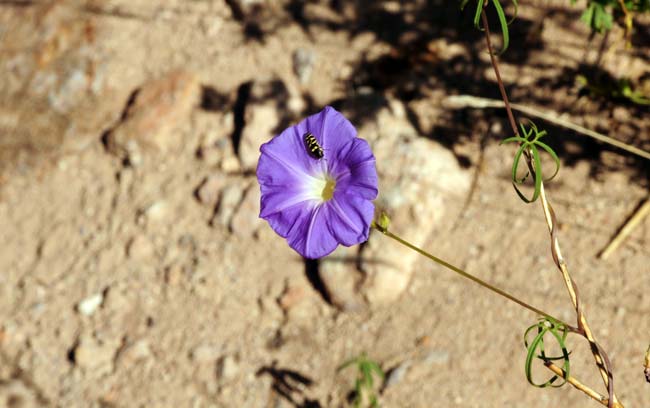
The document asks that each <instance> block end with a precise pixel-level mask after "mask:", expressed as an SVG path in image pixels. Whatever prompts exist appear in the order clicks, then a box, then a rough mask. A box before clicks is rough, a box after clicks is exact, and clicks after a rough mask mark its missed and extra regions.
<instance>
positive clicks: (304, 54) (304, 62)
mask: <svg viewBox="0 0 650 408" xmlns="http://www.w3.org/2000/svg"><path fill="white" fill-rule="evenodd" d="M292 59H293V72H294V73H295V74H296V76H297V77H298V80H299V81H300V83H301V84H303V85H304V84H306V83H308V82H309V79H310V78H311V73H312V71H313V69H314V62H315V61H316V54H315V53H314V51H312V50H309V49H306V48H298V49H297V50H295V51H294V52H293V58H292Z"/></svg>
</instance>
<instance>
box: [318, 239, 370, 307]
mask: <svg viewBox="0 0 650 408" xmlns="http://www.w3.org/2000/svg"><path fill="white" fill-rule="evenodd" d="M358 256H359V250H358V247H351V248H347V247H344V246H340V247H338V248H337V249H336V250H335V251H334V252H333V253H332V254H331V255H329V256H328V257H327V258H325V259H323V260H322V261H321V263H320V265H319V268H318V274H319V277H320V279H321V281H322V282H323V285H324V286H325V290H326V292H327V296H328V297H329V300H330V301H331V302H332V303H333V304H334V305H336V306H337V307H339V308H340V309H342V310H345V311H349V312H352V311H358V310H360V309H362V308H363V306H364V300H363V297H362V296H361V294H360V293H358V292H357V291H356V288H357V286H358V282H359V281H360V280H361V279H362V276H361V274H360V273H359V271H357V269H356V267H355V265H356V261H355V260H356V259H357V258H358Z"/></svg>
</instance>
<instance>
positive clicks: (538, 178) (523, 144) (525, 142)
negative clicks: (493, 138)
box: [500, 122, 560, 203]
mask: <svg viewBox="0 0 650 408" xmlns="http://www.w3.org/2000/svg"><path fill="white" fill-rule="evenodd" d="M519 126H521V133H522V135H523V136H520V135H517V136H513V137H509V138H507V139H504V140H502V141H501V143H500V144H504V143H510V142H517V143H519V144H520V146H519V150H517V153H516V154H515V160H514V162H513V164H512V185H513V186H514V187H515V191H516V192H517V195H518V196H519V198H521V199H522V200H523V201H524V202H526V203H532V202H533V201H535V200H537V198H538V197H539V193H540V191H541V188H542V180H544V181H549V180H551V179H553V177H555V175H556V174H557V173H558V171H560V159H559V158H558V157H557V154H555V152H554V151H553V149H551V148H550V147H549V146H548V145H547V144H546V143H543V142H541V141H540V139H541V138H542V137H544V136H545V135H546V131H545V130H542V131H541V132H540V131H539V130H538V129H537V126H535V124H534V123H533V122H530V128H529V129H528V130H526V128H525V127H524V125H523V124H519ZM538 148H542V149H544V150H545V151H546V152H547V153H548V154H549V155H551V157H552V158H553V160H554V161H555V172H553V175H552V176H551V177H549V178H547V179H544V178H543V176H542V160H541V159H540V156H539V150H538ZM524 152H528V153H527V154H530V155H531V157H532V166H533V172H534V177H535V191H534V192H533V196H532V197H531V198H530V199H529V198H526V196H524V194H523V193H522V192H521V191H520V190H519V187H517V185H520V184H523V183H524V181H526V178H527V177H528V173H526V175H525V176H524V177H522V178H517V169H518V168H519V161H520V160H521V155H522V154H523V153H524Z"/></svg>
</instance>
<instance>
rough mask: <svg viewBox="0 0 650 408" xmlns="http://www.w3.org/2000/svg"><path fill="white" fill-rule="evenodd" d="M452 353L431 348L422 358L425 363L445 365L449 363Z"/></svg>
mask: <svg viewBox="0 0 650 408" xmlns="http://www.w3.org/2000/svg"><path fill="white" fill-rule="evenodd" d="M449 359H450V355H449V352H448V351H446V350H431V351H429V352H428V353H426V355H425V356H424V358H423V359H422V362H423V363H425V364H431V365H445V364H447V363H449Z"/></svg>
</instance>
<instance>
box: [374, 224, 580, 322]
mask: <svg viewBox="0 0 650 408" xmlns="http://www.w3.org/2000/svg"><path fill="white" fill-rule="evenodd" d="M372 226H373V227H374V228H375V229H377V230H378V231H379V232H381V233H382V234H384V235H386V236H387V237H389V238H392V239H394V240H395V241H397V242H399V243H400V244H402V245H404V246H405V247H407V248H410V249H412V250H414V251H415V252H417V253H419V254H420V255H424V256H425V257H427V258H429V259H431V260H432V261H433V262H436V263H437V264H440V265H442V266H444V267H445V268H447V269H450V270H452V271H454V272H456V273H457V274H459V275H460V276H462V277H464V278H467V279H469V280H471V281H474V282H476V283H478V284H479V285H481V286H483V287H484V288H486V289H489V290H491V291H492V292H494V293H496V294H498V295H501V296H503V297H504V298H506V299H508V300H510V301H512V302H515V303H516V304H518V305H519V306H522V307H524V308H526V309H528V310H530V311H532V312H535V313H537V314H538V315H541V316H545V317H548V318H550V319H552V320H555V321H557V322H558V323H561V324H563V325H565V326H566V327H567V328H569V330H572V329H574V328H573V327H572V326H571V325H569V324H568V323H565V322H564V321H562V320H560V319H558V318H557V317H554V316H552V315H550V314H548V313H546V312H544V311H542V310H540V309H538V308H536V307H534V306H531V305H529V304H528V303H526V302H524V301H523V300H519V299H517V298H516V297H514V296H512V295H511V294H509V293H507V292H505V291H503V290H501V289H499V288H497V287H495V286H492V285H490V284H489V283H487V282H485V281H484V280H481V279H479V278H477V277H476V276H474V275H471V274H469V273H467V272H465V271H464V270H462V269H460V268H458V267H456V266H454V265H452V264H450V263H449V262H445V261H443V260H442V259H440V258H438V257H437V256H434V255H431V254H430V253H428V252H427V251H425V250H423V249H422V248H419V247H417V246H415V245H413V244H411V243H410V242H408V241H406V240H405V239H403V238H401V237H399V236H397V235H395V234H393V233H392V232H390V231H388V229H384V228H381V227H379V226H377V225H375V223H374V222H373V224H372Z"/></svg>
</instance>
